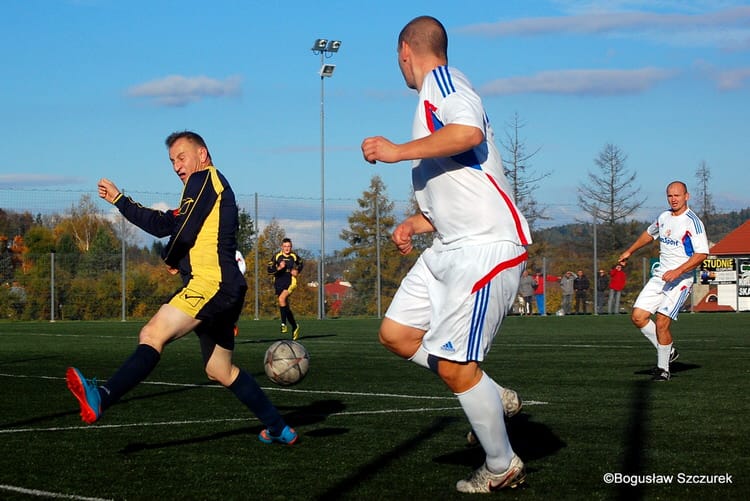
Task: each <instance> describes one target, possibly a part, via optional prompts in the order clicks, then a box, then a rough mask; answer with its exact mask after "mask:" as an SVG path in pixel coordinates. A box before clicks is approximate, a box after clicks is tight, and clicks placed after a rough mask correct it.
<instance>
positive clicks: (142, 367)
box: [99, 344, 161, 410]
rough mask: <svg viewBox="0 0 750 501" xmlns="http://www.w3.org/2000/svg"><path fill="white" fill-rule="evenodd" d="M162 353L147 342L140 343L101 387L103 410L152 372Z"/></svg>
mask: <svg viewBox="0 0 750 501" xmlns="http://www.w3.org/2000/svg"><path fill="white" fill-rule="evenodd" d="M160 358H161V355H160V354H159V352H158V351H156V349H155V348H153V347H151V346H149V345H147V344H139V345H138V347H137V348H136V349H135V351H134V352H133V354H132V355H130V358H128V359H127V360H125V362H124V363H123V364H122V365H121V366H120V368H119V369H117V372H115V374H114V375H113V376H112V377H111V378H109V380H108V381H107V382H106V383H105V384H103V385H102V386H101V387H100V388H99V393H100V394H101V396H102V410H104V409H106V408H107V407H109V406H110V405H112V404H114V403H115V402H117V401H118V400H119V399H120V397H122V396H123V395H124V394H125V393H127V392H128V391H130V390H132V389H133V388H134V387H135V386H136V385H137V384H138V383H140V382H141V381H143V380H144V379H146V378H147V377H148V375H149V374H151V371H153V370H154V367H156V364H158V363H159V359H160Z"/></svg>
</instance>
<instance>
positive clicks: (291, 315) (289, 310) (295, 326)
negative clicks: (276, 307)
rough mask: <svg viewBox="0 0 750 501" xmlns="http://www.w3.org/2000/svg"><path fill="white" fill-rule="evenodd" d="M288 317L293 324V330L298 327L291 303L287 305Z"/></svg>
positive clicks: (290, 323)
mask: <svg viewBox="0 0 750 501" xmlns="http://www.w3.org/2000/svg"><path fill="white" fill-rule="evenodd" d="M286 318H287V320H289V325H291V326H292V330H294V329H296V328H297V321H296V320H294V314H293V313H292V309H291V308H290V307H289V305H286Z"/></svg>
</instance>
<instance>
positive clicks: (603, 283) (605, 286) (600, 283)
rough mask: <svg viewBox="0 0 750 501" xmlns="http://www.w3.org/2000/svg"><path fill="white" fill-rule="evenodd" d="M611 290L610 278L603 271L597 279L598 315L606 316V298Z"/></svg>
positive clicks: (600, 271)
mask: <svg viewBox="0 0 750 501" xmlns="http://www.w3.org/2000/svg"><path fill="white" fill-rule="evenodd" d="M608 290H609V276H608V275H607V273H606V272H605V271H604V270H603V269H601V270H599V275H597V277H596V313H597V314H599V315H603V314H604V296H606V292H607V291H608Z"/></svg>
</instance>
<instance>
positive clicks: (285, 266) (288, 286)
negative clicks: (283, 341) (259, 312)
mask: <svg viewBox="0 0 750 501" xmlns="http://www.w3.org/2000/svg"><path fill="white" fill-rule="evenodd" d="M303 266H304V262H303V261H302V258H300V257H299V256H298V255H297V254H295V253H294V252H292V240H291V239H290V238H285V239H284V240H282V241H281V250H280V251H279V252H277V253H276V254H274V256H273V258H271V260H270V261H269V262H268V273H269V274H270V275H273V286H274V289H275V292H276V295H277V296H278V297H279V314H280V315H281V332H282V333H286V332H288V330H289V327H287V323H288V324H289V326H290V327H291V328H292V339H295V340H296V339H297V338H298V337H299V324H298V323H297V321H296V320H295V319H294V314H293V313H292V309H291V307H290V306H289V296H290V294H291V293H292V292H293V291H294V289H295V288H296V287H297V275H299V273H300V272H301V271H302V267H303Z"/></svg>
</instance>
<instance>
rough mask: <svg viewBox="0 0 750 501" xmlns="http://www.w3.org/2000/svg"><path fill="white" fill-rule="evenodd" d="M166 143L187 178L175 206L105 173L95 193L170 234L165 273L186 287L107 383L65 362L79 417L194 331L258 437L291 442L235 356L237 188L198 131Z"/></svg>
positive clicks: (216, 377)
mask: <svg viewBox="0 0 750 501" xmlns="http://www.w3.org/2000/svg"><path fill="white" fill-rule="evenodd" d="M166 144H167V148H168V150H169V159H170V161H171V162H172V166H173V168H174V171H175V173H176V174H177V176H178V177H179V178H180V180H181V181H182V183H183V184H184V187H183V191H182V199H181V201H180V206H179V208H177V209H175V210H172V211H166V212H163V211H159V210H154V209H149V208H146V207H143V206H142V205H140V204H137V203H136V202H134V201H133V200H132V199H131V198H129V197H126V196H124V195H123V194H122V193H121V192H120V190H119V189H118V188H117V186H115V184H114V183H113V182H112V181H110V180H108V179H101V180H100V181H99V185H98V187H99V196H100V197H101V198H103V199H105V200H107V201H108V202H110V203H112V204H114V205H115V207H117V208H118V209H119V210H120V213H122V215H123V216H124V217H125V218H126V219H127V220H128V221H130V222H131V223H133V224H135V225H136V226H138V227H139V228H141V229H143V230H144V231H147V232H148V233H150V234H152V235H154V236H156V237H167V236H168V237H169V242H168V243H167V245H166V247H165V248H164V251H163V252H162V258H163V259H164V262H165V263H166V265H167V270H168V271H169V273H172V274H177V273H179V274H180V276H181V277H182V281H183V288H182V289H180V290H179V291H177V292H176V293H175V294H174V295H173V296H172V298H171V299H170V300H169V301H168V302H167V303H166V304H163V305H162V306H161V307H160V308H159V311H157V312H156V314H155V315H154V316H153V317H152V318H151V320H149V321H148V322H147V323H146V325H144V326H143V328H142V329H141V331H140V334H139V336H138V346H137V348H136V349H135V351H134V352H133V354H132V355H131V356H130V357H129V358H128V359H127V360H125V362H124V363H123V364H122V365H121V366H120V368H119V369H118V370H117V371H116V372H115V373H114V375H113V376H112V377H110V378H109V380H108V381H107V382H106V383H104V384H103V385H101V386H98V387H97V385H96V383H95V380H88V379H85V378H84V377H83V374H82V373H81V371H80V370H78V369H76V368H75V367H69V368H68V370H67V372H66V375H65V376H66V380H67V384H68V388H69V389H70V391H71V392H72V393H73V395H74V396H75V397H76V398H77V399H78V401H79V404H80V407H81V417H82V418H83V421H85V422H86V423H89V424H91V423H94V422H96V421H97V420H98V419H99V418H100V417H101V415H102V412H103V411H105V410H106V409H108V408H109V407H110V406H112V405H113V404H114V403H115V402H117V401H118V400H119V399H120V398H122V396H123V395H125V393H127V392H128V391H130V390H131V389H133V388H134V387H135V386H136V385H138V383H140V382H141V381H143V380H145V379H146V378H147V377H148V375H149V374H150V373H151V371H153V369H154V368H155V367H156V365H157V364H158V363H159V359H160V358H161V353H162V351H163V350H164V348H165V347H166V346H167V345H168V344H169V343H170V342H172V341H175V340H177V339H180V338H181V337H183V336H185V335H186V334H188V333H190V332H191V331H194V332H195V333H196V334H197V335H198V339H199V340H200V347H201V354H202V356H203V363H204V367H205V370H206V375H207V376H208V378H209V379H210V380H212V381H217V382H219V383H220V384H221V385H222V386H224V387H226V388H229V390H230V391H231V392H232V393H234V395H235V396H236V397H237V398H238V399H239V400H240V401H241V402H242V403H243V404H245V405H246V406H247V407H248V408H249V409H250V410H251V411H252V412H253V413H254V414H255V415H256V416H257V417H258V419H259V420H260V421H261V422H262V423H263V425H264V426H265V428H264V429H263V430H262V431H261V432H260V434H259V435H258V438H259V439H260V441H261V442H264V443H268V444H270V443H273V442H278V443H283V444H292V443H294V442H295V441H296V440H297V433H296V432H295V431H294V429H293V428H291V427H289V426H287V424H286V423H285V422H284V419H283V418H282V417H281V415H280V414H279V412H278V410H277V409H276V408H275V407H274V406H273V404H272V403H271V401H270V400H269V399H268V397H267V396H266V394H265V393H264V392H263V390H262V389H261V388H260V386H258V383H257V382H256V381H255V379H254V378H253V376H252V375H250V374H248V373H247V372H245V371H244V370H242V369H240V368H239V367H237V366H236V365H234V363H233V362H232V353H233V350H234V326H235V324H236V322H237V319H238V318H239V315H240V312H241V310H242V306H243V303H244V301H245V292H246V291H247V284H246V283H245V278H244V276H243V275H242V273H241V272H240V269H239V267H238V266H237V261H236V258H235V253H236V251H237V229H238V226H239V223H238V212H237V203H236V201H235V197H234V192H233V191H232V188H231V187H230V186H229V183H228V182H227V180H226V178H225V177H224V176H223V175H222V174H221V173H220V172H219V171H218V170H217V169H216V167H214V166H213V164H212V162H211V155H210V154H209V151H208V147H207V146H206V143H205V141H204V140H203V138H202V137H201V136H199V135H198V134H196V133H194V132H190V131H182V132H175V133H173V134H171V135H170V136H169V137H167V140H166Z"/></svg>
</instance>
